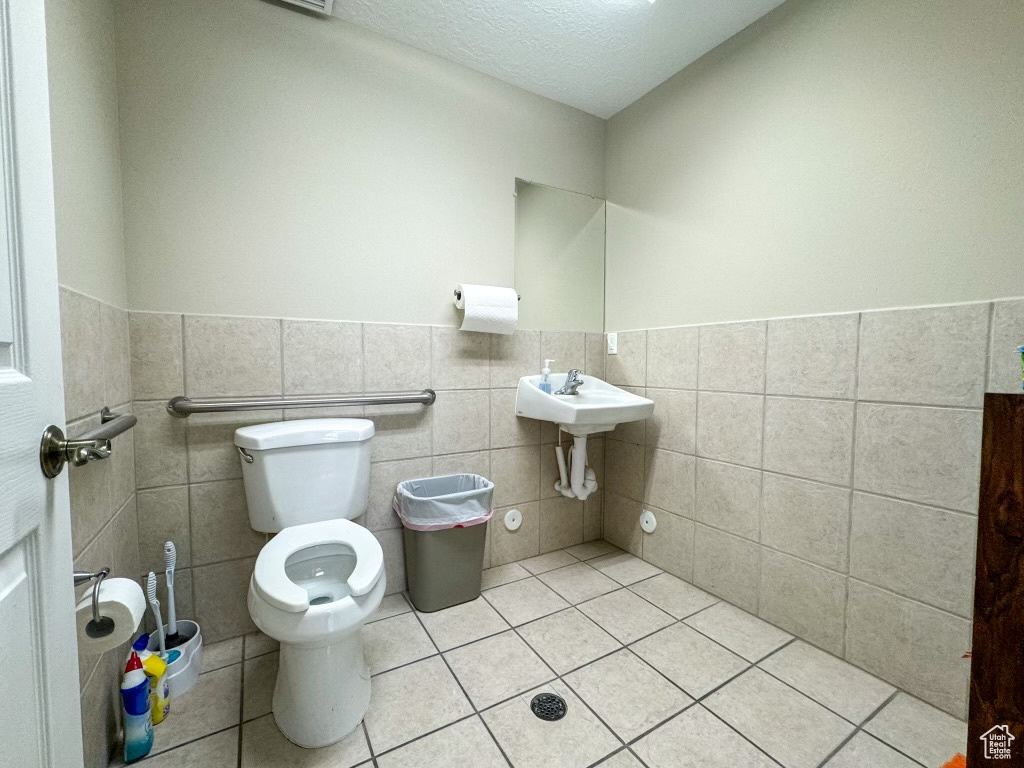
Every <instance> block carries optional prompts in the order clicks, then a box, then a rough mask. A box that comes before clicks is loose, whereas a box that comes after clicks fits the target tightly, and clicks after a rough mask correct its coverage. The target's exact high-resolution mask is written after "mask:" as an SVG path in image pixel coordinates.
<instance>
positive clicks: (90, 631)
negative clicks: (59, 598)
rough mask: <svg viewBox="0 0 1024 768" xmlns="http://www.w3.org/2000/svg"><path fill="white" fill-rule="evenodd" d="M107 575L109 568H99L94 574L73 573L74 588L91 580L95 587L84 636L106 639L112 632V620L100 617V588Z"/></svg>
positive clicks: (84, 572)
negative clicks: (90, 613)
mask: <svg viewBox="0 0 1024 768" xmlns="http://www.w3.org/2000/svg"><path fill="white" fill-rule="evenodd" d="M109 575H110V568H100V569H99V570H98V571H96V572H95V573H90V572H89V571H75V586H76V587H80V586H82V585H83V584H88V583H89V582H90V581H92V580H93V579H95V580H96V586H95V587H93V588H92V618H91V619H90V620H89V623H88V624H86V625H85V634H87V635H88V636H89V637H106V636H107V635H109V634H110V633H111V632H113V631H114V620H113V619H112V618H110V617H109V616H100V586H102V584H103V580H104V579H105V578H107V576H109Z"/></svg>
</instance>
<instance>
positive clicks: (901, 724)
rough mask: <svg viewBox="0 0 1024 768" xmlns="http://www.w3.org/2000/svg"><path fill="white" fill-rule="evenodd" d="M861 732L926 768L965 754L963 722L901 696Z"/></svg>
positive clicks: (927, 705) (922, 703)
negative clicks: (958, 754)
mask: <svg viewBox="0 0 1024 768" xmlns="http://www.w3.org/2000/svg"><path fill="white" fill-rule="evenodd" d="M864 730H865V731H867V732H868V733H870V734H872V735H874V736H877V737H878V738H879V739H881V740H882V741H884V742H885V743H886V744H889V745H891V746H893V747H895V748H896V749H898V750H899V751H900V752H903V753H904V754H906V755H909V756H910V757H912V758H914V759H915V760H917V761H918V762H919V763H924V764H925V765H927V766H929V768H933V767H934V768H938V766H940V765H942V764H943V763H944V762H946V761H947V760H949V758H951V757H952V756H953V755H955V754H956V753H957V752H961V753H964V754H966V753H967V724H966V723H965V722H963V721H962V720H957V719H956V718H955V717H953V716H952V715H948V714H946V713H945V712H942V711H941V710H938V709H936V708H935V707H933V706H931V705H930V704H925V703H924V702H923V701H921V700H920V699H915V698H914V697H913V696H910V695H908V694H906V693H902V692H901V693H899V694H897V695H896V698H894V699H893V700H892V701H891V702H889V704H887V705H886V707H885V709H883V710H882V711H881V712H879V713H878V714H877V715H875V716H874V717H873V718H871V720H869V721H868V722H867V724H866V725H865V726H864Z"/></svg>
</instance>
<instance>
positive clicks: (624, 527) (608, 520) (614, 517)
mask: <svg viewBox="0 0 1024 768" xmlns="http://www.w3.org/2000/svg"><path fill="white" fill-rule="evenodd" d="M642 513H643V504H641V503H640V502H639V501H636V500H634V499H628V498H626V497H625V496H620V495H618V494H617V493H615V492H614V491H612V490H608V491H606V492H605V494H604V537H605V539H607V540H608V541H610V542H611V543H612V544H614V545H615V546H617V547H620V548H622V549H624V550H626V551H627V552H629V553H630V554H632V555H636V556H637V557H640V556H641V555H642V554H643V540H642V539H641V536H642V535H643V532H642V531H641V530H640V515H641V514H642Z"/></svg>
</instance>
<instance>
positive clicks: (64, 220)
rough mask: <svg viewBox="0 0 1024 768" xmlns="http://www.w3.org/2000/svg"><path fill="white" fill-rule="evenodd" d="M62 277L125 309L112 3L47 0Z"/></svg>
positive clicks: (91, 293) (57, 213) (56, 206)
mask: <svg viewBox="0 0 1024 768" xmlns="http://www.w3.org/2000/svg"><path fill="white" fill-rule="evenodd" d="M46 33H47V55H48V59H49V76H50V119H51V125H50V130H51V133H52V142H53V167H54V172H53V180H54V203H55V209H56V219H57V267H58V272H59V278H60V282H61V284H63V285H66V286H68V287H70V288H73V289H74V290H76V291H80V292H81V293H85V294H88V295H89V296H94V297H95V298H98V299H101V300H103V301H105V302H107V303H108V304H113V305H115V306H118V307H124V306H125V304H126V299H125V261H124V223H123V219H122V215H121V214H122V212H121V157H120V149H119V144H118V123H117V71H116V66H115V50H114V5H113V3H112V2H110V0H47V3H46Z"/></svg>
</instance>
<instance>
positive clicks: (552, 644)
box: [518, 608, 622, 675]
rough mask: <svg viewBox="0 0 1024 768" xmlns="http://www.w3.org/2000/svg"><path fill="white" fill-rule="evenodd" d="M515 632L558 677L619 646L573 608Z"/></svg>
mask: <svg viewBox="0 0 1024 768" xmlns="http://www.w3.org/2000/svg"><path fill="white" fill-rule="evenodd" d="M518 631H519V634H520V635H521V636H522V638H523V639H524V640H526V642H527V643H528V644H529V646H530V647H531V648H533V650H534V651H536V652H537V653H538V654H539V655H540V657H541V658H542V659H544V661H546V662H547V663H548V666H550V667H551V668H552V669H553V670H555V672H557V673H558V674H560V675H564V674H565V673H566V672H569V671H570V670H573V669H576V667H581V666H583V665H584V664H588V663H590V662H591V661H594V660H595V659H598V658H600V657H601V656H604V655H605V654H608V653H611V652H612V651H614V650H617V649H619V648H621V647H622V646H621V645H620V644H619V642H618V641H617V640H616V639H615V638H614V637H612V636H611V635H609V634H608V633H607V632H605V631H604V630H603V629H601V628H600V627H599V626H597V624H595V623H594V622H592V621H591V620H590V619H588V618H587V617H586V616H584V615H583V614H582V613H580V612H579V611H577V610H576V609H575V608H570V609H568V610H566V611H559V612H558V613H553V614H551V615H550V616H545V617H544V618H543V619H537V621H531V622H530V623H529V624H524V625H522V626H521V627H519V630H518Z"/></svg>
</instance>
